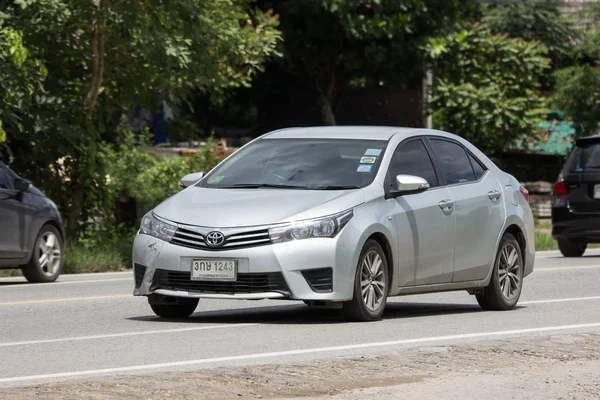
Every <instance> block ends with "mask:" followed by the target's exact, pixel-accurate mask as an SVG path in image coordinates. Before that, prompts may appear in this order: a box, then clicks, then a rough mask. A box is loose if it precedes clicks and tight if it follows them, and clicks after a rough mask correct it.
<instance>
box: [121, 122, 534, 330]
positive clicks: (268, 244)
mask: <svg viewBox="0 0 600 400" xmlns="http://www.w3.org/2000/svg"><path fill="white" fill-rule="evenodd" d="M180 185H181V186H183V187H185V189H184V190H182V191H180V192H179V193H177V194H176V195H174V196H172V197H170V198H169V199H167V200H165V201H164V202H163V203H162V204H160V205H159V206H158V207H156V208H155V209H154V210H152V211H151V212H149V213H148V214H147V215H146V216H145V217H144V218H143V220H142V224H141V227H140V230H139V233H138V235H137V236H136V238H135V243H134V246H133V262H134V277H135V289H134V294H135V295H138V296H148V301H149V304H150V306H151V307H152V310H153V311H154V312H155V313H156V314H157V315H159V316H161V317H165V318H173V317H178V318H181V317H187V316H189V315H191V314H192V313H193V312H194V310H195V309H196V306H197V305H198V301H199V299H203V298H213V299H251V300H257V299H290V300H301V301H304V302H305V303H306V304H308V305H309V306H325V307H332V308H340V309H342V310H343V311H344V313H345V315H347V317H348V318H349V319H351V320H355V321H371V320H376V319H378V318H380V317H381V315H382V314H383V311H384V308H385V305H386V300H387V298H388V297H389V296H397V295H406V294H417V293H431V292H441V291H451V290H466V291H468V292H469V293H470V294H472V295H475V297H476V299H477V301H478V303H479V304H480V305H481V307H482V308H484V309H487V310H506V309H511V308H514V307H515V305H516V304H517V302H518V300H519V296H520V294H521V290H522V288H523V279H524V278H525V277H526V276H527V275H529V274H530V273H531V272H532V271H533V263H534V251H535V250H534V230H533V216H532V213H531V210H530V208H529V204H528V200H529V195H528V193H527V190H525V189H524V188H523V187H522V186H521V185H520V184H519V182H518V181H517V180H516V179H515V178H514V177H512V176H511V175H509V174H507V173H505V172H503V171H501V170H500V169H499V168H498V167H497V166H496V165H495V164H494V163H493V162H492V161H491V160H490V159H489V158H488V157H486V156H485V155H484V154H483V153H482V152H481V151H479V150H478V149H477V148H476V147H475V146H473V145H472V144H470V143H469V142H467V141H466V140H464V139H462V138H460V137H458V136H455V135H452V134H449V133H445V132H440V131H434V130H423V129H408V128H391V127H318V128H296V129H284V130H279V131H275V132H272V133H268V134H266V135H263V136H261V137H259V138H258V139H256V140H254V141H252V142H250V143H249V144H247V145H246V146H244V147H242V148H241V149H239V150H238V151H236V152H235V153H234V154H232V155H231V156H230V157H228V158H227V159H226V160H224V161H223V162H221V163H220V164H219V165H218V166H216V167H215V168H214V169H213V170H212V171H210V172H209V173H208V174H206V175H205V176H203V175H202V173H201V172H198V173H195V174H191V175H188V176H186V177H184V178H182V180H181V182H180Z"/></svg>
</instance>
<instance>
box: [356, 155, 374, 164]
mask: <svg viewBox="0 0 600 400" xmlns="http://www.w3.org/2000/svg"><path fill="white" fill-rule="evenodd" d="M375 160H377V157H361V158H360V163H361V164H375Z"/></svg>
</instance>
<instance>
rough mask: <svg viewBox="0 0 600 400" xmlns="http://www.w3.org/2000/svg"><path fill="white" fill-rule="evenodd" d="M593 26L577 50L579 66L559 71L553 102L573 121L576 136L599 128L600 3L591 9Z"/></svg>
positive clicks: (591, 23)
mask: <svg viewBox="0 0 600 400" xmlns="http://www.w3.org/2000/svg"><path fill="white" fill-rule="evenodd" d="M588 14H589V15H588V17H589V20H590V25H591V26H590V27H589V29H588V30H587V32H586V34H585V36H584V38H583V41H581V43H580V44H579V45H578V46H577V48H576V49H575V51H574V52H575V55H576V59H577V61H578V64H579V65H576V66H572V67H569V68H565V69H562V70H559V71H556V73H555V75H554V76H555V78H556V92H555V94H554V96H553V103H554V105H555V106H556V107H557V108H558V109H559V110H561V111H563V112H565V113H566V114H567V116H568V117H569V118H570V119H571V120H572V121H573V125H574V128H575V136H576V137H583V136H588V135H593V134H596V133H598V132H599V131H600V127H599V124H600V5H599V4H592V5H591V7H590V10H589V12H588Z"/></svg>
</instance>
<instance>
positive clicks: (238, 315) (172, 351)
mask: <svg viewBox="0 0 600 400" xmlns="http://www.w3.org/2000/svg"><path fill="white" fill-rule="evenodd" d="M599 284H600V251H598V250H595V251H588V253H587V254H586V256H584V257H583V258H579V259H566V258H562V257H560V256H559V254H558V253H556V252H546V253H538V256H537V258H536V266H535V271H534V273H533V274H532V275H531V276H529V277H528V278H527V279H526V280H525V287H524V290H523V293H522V296H521V301H520V303H519V307H518V308H517V309H516V310H513V311H508V312H484V311H481V309H480V308H479V307H478V306H477V303H476V301H475V299H474V298H473V297H471V296H469V295H468V294H467V293H466V292H452V293H441V294H430V295H420V296H407V297H396V298H393V299H390V300H389V304H388V307H387V311H386V313H385V314H384V318H383V319H382V320H381V321H378V322H374V323H362V324H359V323H348V322H345V321H344V319H343V318H341V317H340V316H339V314H338V312H337V311H332V310H314V309H310V308H308V307H307V306H305V305H303V304H302V303H298V302H289V301H254V302H251V301H221V300H219V301H217V300H201V301H200V304H199V306H198V308H197V310H196V313H195V314H194V315H193V316H192V317H191V318H189V319H187V320H178V321H176V322H170V321H164V320H160V319H158V318H157V317H155V316H154V314H153V313H152V311H151V310H150V307H149V306H148V304H147V302H146V299H145V298H139V297H133V296H132V295H131V292H132V287H133V279H132V274H131V273H111V274H90V275H71V276H63V277H61V278H60V281H59V282H57V283H53V284H37V285H32V284H27V283H25V282H24V281H23V279H22V278H0V315H1V318H0V387H14V386H23V385H33V384H39V383H43V382H55V381H62V380H73V379H82V378H83V379H96V378H97V377H100V376H105V375H127V374H147V373H156V372H162V371H164V372H166V371H169V372H173V371H189V370H199V369H207V368H215V367H223V366H230V365H231V366H240V365H245V366H247V365H256V364H280V363H289V362H302V361H306V360H313V359H328V358H331V357H334V356H340V355H343V356H346V355H352V356H355V355H361V354H368V355H372V354H378V353H382V354H384V353H386V352H389V351H392V350H396V349H398V348H403V347H412V346H435V345H438V344H456V343H465V342H474V341H478V342H479V341H488V342H494V341H505V342H506V341H510V340H513V339H514V340H518V339H522V338H523V337H535V336H543V337H547V336H549V335H556V334H560V333H563V332H564V333H568V334H575V333H585V332H590V333H596V334H600V285H599Z"/></svg>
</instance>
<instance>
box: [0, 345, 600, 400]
mask: <svg viewBox="0 0 600 400" xmlns="http://www.w3.org/2000/svg"><path fill="white" fill-rule="evenodd" d="M461 395H463V396H466V398H475V397H476V396H477V397H482V398H483V397H485V398H495V399H539V398H542V397H543V398H544V399H545V400H548V399H598V398H600V335H590V334H586V335H577V336H566V335H560V336H553V337H543V338H542V337H536V338H517V339H515V338H510V339H507V340H506V341H501V342H498V341H495V342H493V343H489V342H488V343H479V344H472V345H461V346H437V347H420V348H410V349H399V350H394V351H393V352H390V353H389V354H387V355H378V356H364V357H337V358H329V359H327V360H321V361H314V362H310V363H298V364H284V365H265V366H258V367H252V368H227V369H225V368H219V369H211V370H203V371H198V372H185V373H181V372H180V373H162V374H151V375H143V376H140V375H137V376H133V377H131V376H129V377H124V376H123V377H104V378H96V379H95V380H93V381H92V380H87V381H76V382H69V383H53V384H42V385H36V386H29V387H22V388H15V389H0V398H2V399H5V400H9V399H10V400H13V399H14V400H17V399H31V398H36V397H37V398H43V399H114V398H128V399H168V398H174V399H198V398H202V399H206V400H208V399H256V398H285V399H301V398H311V399H332V400H333V399H336V400H338V399H350V400H352V399H372V398H378V399H383V400H385V399H396V398H400V397H401V398H402V399H419V400H421V399H427V398H450V397H456V396H461Z"/></svg>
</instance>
